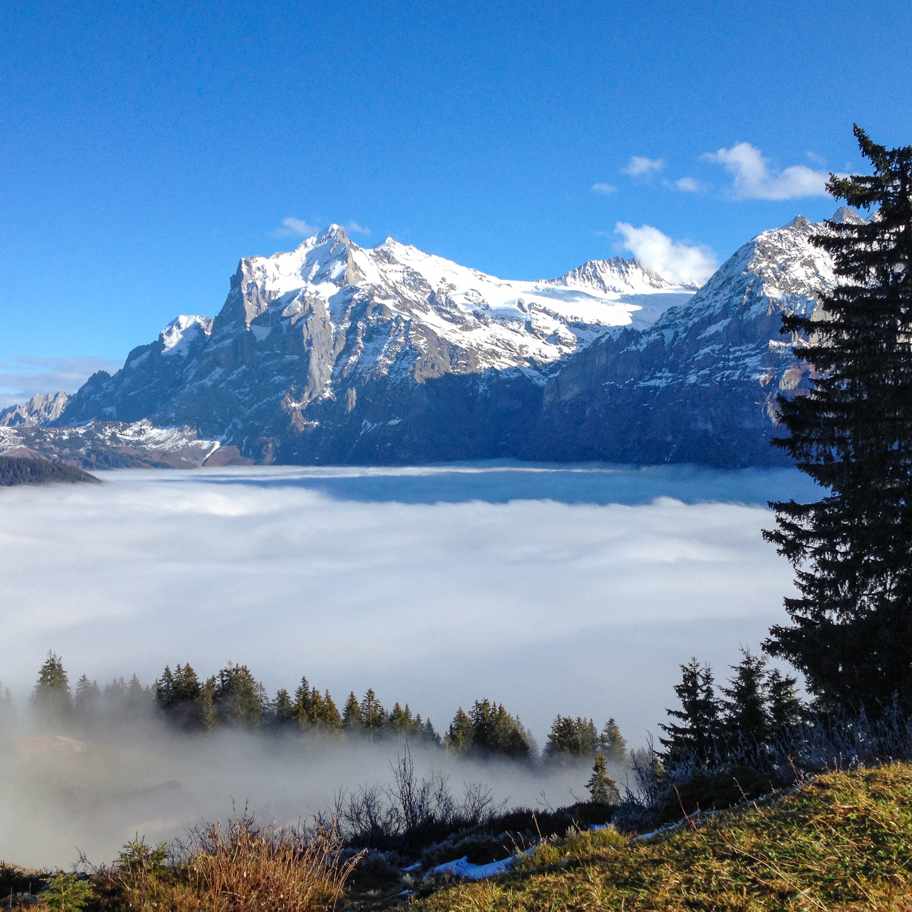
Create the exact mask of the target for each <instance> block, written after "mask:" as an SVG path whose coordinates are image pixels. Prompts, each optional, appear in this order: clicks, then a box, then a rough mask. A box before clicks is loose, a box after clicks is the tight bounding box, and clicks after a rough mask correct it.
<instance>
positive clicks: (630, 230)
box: [614, 222, 717, 285]
mask: <svg viewBox="0 0 912 912" xmlns="http://www.w3.org/2000/svg"><path fill="white" fill-rule="evenodd" d="M614 230H615V234H617V235H618V236H619V237H620V239H621V246H622V248H623V249H624V250H627V251H629V252H630V253H632V254H633V255H634V256H635V257H636V258H637V259H638V260H639V261H640V262H641V263H642V264H643V265H644V266H645V267H646V268H647V269H651V270H653V271H654V272H657V273H659V275H662V276H665V277H666V278H668V279H671V280H672V281H675V282H681V283H683V284H688V285H702V284H703V283H704V282H705V281H706V280H707V279H708V278H709V277H710V276H711V275H712V274H713V272H715V269H716V266H717V262H716V257H715V255H714V254H713V252H712V251H711V250H710V249H709V248H708V247H703V246H701V245H697V244H686V243H684V242H682V241H675V240H672V239H671V238H670V237H669V236H668V235H667V234H665V233H664V232H662V231H660V230H659V229H658V228H655V227H653V226H652V225H640V226H639V227H635V226H634V225H631V224H629V223H627V222H618V223H617V224H616V225H615V227H614Z"/></svg>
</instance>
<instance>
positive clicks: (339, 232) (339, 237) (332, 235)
mask: <svg viewBox="0 0 912 912" xmlns="http://www.w3.org/2000/svg"><path fill="white" fill-rule="evenodd" d="M317 240H318V241H339V242H340V243H343V244H344V243H347V242H349V241H350V240H351V239H350V238H349V236H348V232H347V231H346V230H345V229H344V228H343V227H342V226H341V225H339V224H337V223H336V222H333V223H332V224H331V225H328V226H327V227H326V228H325V229H324V230H323V231H321V232H320V234H319V235H318V236H317Z"/></svg>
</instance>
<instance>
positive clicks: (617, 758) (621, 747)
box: [599, 717, 627, 763]
mask: <svg viewBox="0 0 912 912" xmlns="http://www.w3.org/2000/svg"><path fill="white" fill-rule="evenodd" d="M599 750H600V751H601V752H602V753H603V754H604V755H605V757H606V759H607V760H609V761H611V762H612V763H623V762H624V761H625V760H626V759H627V741H626V740H625V738H624V736H623V735H622V734H621V729H620V727H619V726H618V724H617V722H615V721H614V718H613V717H612V718H611V719H609V720H608V721H607V722H606V723H605V727H604V728H603V729H602V733H601V734H600V735H599Z"/></svg>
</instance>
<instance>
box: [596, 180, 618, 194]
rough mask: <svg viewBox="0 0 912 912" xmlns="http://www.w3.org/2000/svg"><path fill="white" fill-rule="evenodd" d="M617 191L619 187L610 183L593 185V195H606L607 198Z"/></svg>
mask: <svg viewBox="0 0 912 912" xmlns="http://www.w3.org/2000/svg"><path fill="white" fill-rule="evenodd" d="M615 190H617V187H615V186H614V184H609V183H607V182H606V181H596V182H595V183H594V184H593V185H592V192H593V193H601V194H604V195H606V196H607V195H608V194H609V193H614V191H615Z"/></svg>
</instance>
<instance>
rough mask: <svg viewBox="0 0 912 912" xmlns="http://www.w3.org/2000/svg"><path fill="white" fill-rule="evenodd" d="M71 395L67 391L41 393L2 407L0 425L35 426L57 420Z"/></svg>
mask: <svg viewBox="0 0 912 912" xmlns="http://www.w3.org/2000/svg"><path fill="white" fill-rule="evenodd" d="M69 401H70V397H69V396H68V395H67V394H66V393H40V394H38V395H37V396H32V398H31V399H29V400H28V402H24V403H22V404H21V405H11V406H9V407H8V408H5V409H0V427H33V426H36V425H41V424H48V423H50V422H52V421H56V420H57V419H58V418H59V417H60V416H61V415H62V414H63V410H64V409H65V408H66V406H67V403H68V402H69Z"/></svg>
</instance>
